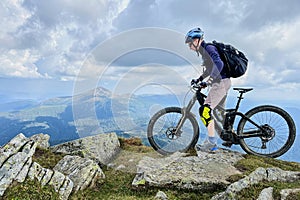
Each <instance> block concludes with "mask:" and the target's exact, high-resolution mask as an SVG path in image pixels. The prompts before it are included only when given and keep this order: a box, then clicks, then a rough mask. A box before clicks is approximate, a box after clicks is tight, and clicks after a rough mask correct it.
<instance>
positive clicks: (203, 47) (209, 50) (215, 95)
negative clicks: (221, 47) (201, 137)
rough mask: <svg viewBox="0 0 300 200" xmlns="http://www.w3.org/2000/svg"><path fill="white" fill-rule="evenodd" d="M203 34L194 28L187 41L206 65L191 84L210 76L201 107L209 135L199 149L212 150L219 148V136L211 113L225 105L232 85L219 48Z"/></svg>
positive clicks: (206, 83)
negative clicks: (206, 92) (207, 41)
mask: <svg viewBox="0 0 300 200" xmlns="http://www.w3.org/2000/svg"><path fill="white" fill-rule="evenodd" d="M203 36H204V32H203V31H202V30H201V29H200V28H194V29H192V30H190V31H189V32H188V33H187V34H186V36H185V43H186V44H188V46H189V48H190V49H191V50H192V51H195V52H196V53H197V55H198V56H199V54H200V55H201V57H202V60H203V64H202V65H203V66H204V67H205V71H204V73H203V74H202V75H201V76H200V77H199V78H197V79H193V80H192V81H191V84H197V83H199V82H200V81H203V79H205V78H207V77H208V80H207V81H206V82H202V83H201V85H202V87H207V86H210V90H209V93H208V95H207V98H206V100H205V102H204V104H203V106H201V107H200V109H199V113H200V116H201V120H202V122H203V123H204V125H205V126H206V127H207V131H208V137H207V138H206V140H205V141H204V142H203V143H202V144H200V145H197V149H199V150H201V151H205V152H210V151H215V150H217V149H218V147H217V139H218V137H217V136H216V135H215V128H214V119H213V117H212V114H211V113H212V110H213V109H214V108H215V107H216V106H217V105H219V104H221V105H222V106H223V105H225V102H226V97H227V92H228V90H229V89H230V87H231V80H230V75H229V73H228V71H227V69H226V68H225V67H224V63H223V61H222V60H221V57H220V54H219V53H218V50H217V48H216V47H215V46H214V45H212V44H208V43H206V42H205V41H204V39H203Z"/></svg>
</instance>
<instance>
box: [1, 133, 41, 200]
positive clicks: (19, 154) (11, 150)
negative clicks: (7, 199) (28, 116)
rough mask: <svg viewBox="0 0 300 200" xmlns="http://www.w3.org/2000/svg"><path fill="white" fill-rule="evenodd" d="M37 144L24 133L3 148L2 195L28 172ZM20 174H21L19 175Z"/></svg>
mask: <svg viewBox="0 0 300 200" xmlns="http://www.w3.org/2000/svg"><path fill="white" fill-rule="evenodd" d="M36 146H37V144H36V143H34V142H33V141H27V140H26V137H25V136H24V135H23V134H20V135H19V136H18V137H16V138H14V139H13V140H12V141H11V142H10V143H8V144H7V145H5V146H4V147H3V148H2V149H1V150H0V152H1V154H0V155H1V156H0V160H1V168H0V196H2V195H3V194H4V192H5V190H6V189H7V188H8V187H9V186H10V184H11V183H12V182H13V181H14V180H16V179H17V177H18V180H22V179H23V178H20V177H22V176H23V175H22V174H20V172H21V173H26V172H28V170H29V168H28V167H27V166H30V165H31V162H32V161H31V157H32V155H33V154H34V152H35V149H36ZM19 174H20V175H19Z"/></svg>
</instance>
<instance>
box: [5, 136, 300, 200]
mask: <svg viewBox="0 0 300 200" xmlns="http://www.w3.org/2000/svg"><path fill="white" fill-rule="evenodd" d="M121 146H122V149H124V150H126V152H132V153H136V152H138V153H141V154H142V155H149V154H150V155H155V154H154V152H153V151H152V149H151V148H149V147H145V146H142V145H141V143H140V141H139V140H124V139H121ZM124 155H125V154H123V155H122V156H123V157H124ZM63 156H64V155H62V154H53V153H51V152H50V151H45V150H38V151H37V152H36V154H35V156H34V161H36V162H38V163H39V164H41V165H42V166H43V167H45V168H50V169H51V168H53V167H54V166H55V164H56V163H57V162H58V161H59V160H60V159H61V158H62V157H63ZM245 158H246V159H244V160H241V161H240V162H238V163H237V164H236V167H237V168H238V169H240V170H241V171H243V175H242V176H237V177H231V181H232V182H234V181H236V180H238V179H240V178H242V177H243V176H245V175H247V174H249V173H251V172H252V171H254V170H255V169H256V168H257V167H280V168H282V169H284V170H292V171H300V164H299V163H292V162H285V161H279V160H275V159H269V158H259V157H255V156H249V155H247V156H245ZM123 159H124V158H123ZM125 159H126V158H125ZM120 161H121V162H122V159H121V160H120ZM103 171H104V173H105V175H106V178H105V180H99V181H98V182H97V183H96V184H95V186H94V187H93V188H90V189H87V190H84V191H80V192H78V193H76V194H71V196H70V199H72V200H77V199H115V200H117V199H120V200H121V199H122V200H136V199H141V200H142V199H143V200H148V199H149V200H150V199H154V196H155V194H156V193H157V192H158V191H159V190H161V191H163V192H165V193H166V194H167V196H168V197H169V199H210V198H211V197H212V196H213V195H215V194H216V193H219V192H221V191H218V190H216V191H213V192H211V191H206V192H205V191H188V190H184V191H183V190H177V189H171V188H167V189H162V188H147V187H145V188H138V189H137V188H133V187H132V186H131V182H132V180H133V179H134V177H135V173H134V172H128V170H127V171H126V172H123V171H116V170H114V169H112V168H106V167H105V168H104V169H103ZM269 186H272V187H274V194H275V199H279V192H280V190H281V189H285V188H296V187H298V188H299V187H300V181H299V182H296V183H280V182H271V183H269V182H264V183H260V184H258V185H254V186H252V187H251V188H248V189H247V190H243V191H242V192H241V193H240V194H239V196H238V199H256V198H257V197H258V195H259V193H260V191H261V190H262V189H263V188H266V187H269ZM3 199H35V200H38V199H41V200H46V199H58V195H57V194H56V193H55V192H54V190H53V188H51V187H49V186H46V187H42V186H41V185H40V184H39V183H38V182H37V181H29V180H26V181H25V182H24V183H22V184H20V183H14V184H13V186H12V187H10V188H9V189H8V190H7V191H6V192H5V194H4V196H3ZM290 199H300V194H297V195H294V196H291V197H290Z"/></svg>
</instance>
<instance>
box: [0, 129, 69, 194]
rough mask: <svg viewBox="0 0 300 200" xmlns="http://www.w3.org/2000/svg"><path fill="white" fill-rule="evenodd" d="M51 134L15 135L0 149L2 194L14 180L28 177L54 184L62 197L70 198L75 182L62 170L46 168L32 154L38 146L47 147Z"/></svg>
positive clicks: (19, 180) (0, 185)
mask: <svg viewBox="0 0 300 200" xmlns="http://www.w3.org/2000/svg"><path fill="white" fill-rule="evenodd" d="M48 140H49V136H47V135H44V134H39V135H37V136H33V137H31V138H26V137H25V136H24V135H23V134H19V135H17V136H16V137H14V138H13V139H12V140H11V141H10V142H9V143H7V144H6V145H5V146H4V147H2V148H1V149H0V152H1V154H0V162H1V165H0V166H1V168H0V196H2V195H3V194H4V192H5V190H6V189H7V188H8V187H9V186H10V184H11V183H12V182H13V181H17V182H20V183H22V182H24V181H25V179H26V178H27V177H29V178H30V179H32V180H34V179H36V180H37V181H39V182H40V183H41V184H42V185H46V184H49V185H52V186H54V189H55V191H56V192H58V193H59V195H60V198H61V199H68V197H69V195H70V194H71V192H72V189H73V182H72V181H71V180H70V179H69V178H68V177H66V176H65V175H63V174H62V173H60V172H53V171H52V170H50V169H45V168H43V167H42V166H40V165H39V164H38V163H36V162H32V156H33V155H34V153H35V150H36V147H37V146H38V145H39V146H40V148H47V143H48Z"/></svg>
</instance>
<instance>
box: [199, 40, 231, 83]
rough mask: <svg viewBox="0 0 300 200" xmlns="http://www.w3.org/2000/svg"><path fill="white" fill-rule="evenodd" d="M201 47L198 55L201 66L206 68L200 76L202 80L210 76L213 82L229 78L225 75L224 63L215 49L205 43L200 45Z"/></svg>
mask: <svg viewBox="0 0 300 200" xmlns="http://www.w3.org/2000/svg"><path fill="white" fill-rule="evenodd" d="M201 47H202V48H200V54H201V56H202V59H203V65H204V66H206V70H205V71H204V74H203V75H202V76H203V77H204V78H205V77H207V76H210V77H212V78H213V79H214V80H220V79H224V78H229V77H230V76H228V75H227V74H228V73H227V70H226V69H225V68H224V63H223V61H222V59H221V57H220V54H219V53H218V50H217V48H216V47H215V46H214V45H211V44H209V43H206V42H205V41H203V42H202V43H201Z"/></svg>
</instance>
